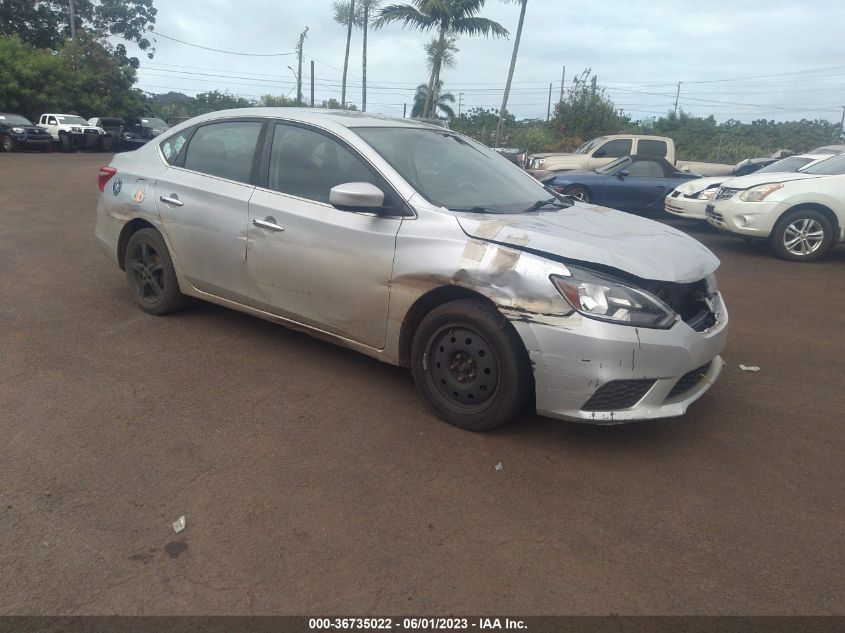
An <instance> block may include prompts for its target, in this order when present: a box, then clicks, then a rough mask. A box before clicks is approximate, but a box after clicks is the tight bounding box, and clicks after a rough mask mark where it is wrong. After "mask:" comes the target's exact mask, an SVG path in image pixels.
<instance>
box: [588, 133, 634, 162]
mask: <svg viewBox="0 0 845 633" xmlns="http://www.w3.org/2000/svg"><path fill="white" fill-rule="evenodd" d="M630 154H631V139H629V138H617V139H613V140H612V141H608V142H607V143H605V144H604V145H602V146H601V147H600V148H598V149H597V150H596V151H595V152H594V153H593V157H594V158H620V157H622V156H629V155H630Z"/></svg>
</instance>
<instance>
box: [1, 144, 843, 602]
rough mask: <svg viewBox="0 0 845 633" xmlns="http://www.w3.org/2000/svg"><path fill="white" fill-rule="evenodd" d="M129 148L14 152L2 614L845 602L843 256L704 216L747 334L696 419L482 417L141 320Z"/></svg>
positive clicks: (737, 329) (8, 168)
mask: <svg viewBox="0 0 845 633" xmlns="http://www.w3.org/2000/svg"><path fill="white" fill-rule="evenodd" d="M106 158H107V157H105V156H102V155H96V154H74V155H61V154H52V155H38V154H11V155H10V154H2V155H0V271H2V274H0V324H2V330H0V436H2V438H3V440H2V442H0V481H2V485H0V534H2V535H3V537H2V539H0V569H2V570H3V571H2V573H0V612H2V613H6V614H9V613H18V614H23V613H30V614H42V613H48V614H55V613H64V614H93V613H97V614H108V613H122V614H174V613H181V614H187V613H195V614H199V613H219V614H236V613H237V614H248V613H287V614H314V613H399V614H422V613H445V612H469V613H478V614H481V613H498V614H502V613H521V614H564V613H580V614H599V613H602V614H607V613H622V614H641V613H650V614H679V613H684V614H686V613H745V614H762V613H769V614H775V613H777V614H812V613H819V614H821V613H826V614H831V613H843V612H845V609H843V605H845V574H843V570H845V529H843V525H845V511H843V500H845V432H843V424H845V421H843V413H842V412H843V408H845V385H843V382H845V380H843V376H845V349H844V348H845V344H843V323H845V317H843V314H845V247H842V246H840V247H839V248H837V249H836V250H835V251H834V252H833V253H832V255H830V256H828V257H827V258H826V259H825V260H824V261H823V262H821V263H818V264H805V265H801V264H792V263H788V262H783V261H780V260H777V259H774V258H773V257H772V256H770V255H769V254H768V252H767V250H766V249H765V248H764V247H755V246H748V245H746V244H745V243H744V242H742V241H741V240H738V239H734V238H731V237H728V236H721V235H717V234H715V233H712V232H710V231H708V230H707V228H706V227H701V228H698V227H692V228H691V229H690V230H691V232H692V233H693V234H694V235H695V237H697V238H698V239H700V240H702V241H703V242H705V243H706V244H707V245H708V246H710V247H711V248H712V249H713V250H714V251H715V252H716V253H717V254H718V255H719V257H720V258H721V259H722V268H721V274H720V278H719V282H720V286H721V288H722V290H723V292H724V294H725V297H726V300H727V302H728V306H729V309H730V311H731V318H732V325H731V336H730V341H729V344H728V348H727V350H726V353H725V355H724V356H725V359H726V361H727V366H726V369H725V371H724V373H723V374H722V377H721V379H720V380H719V381H718V383H717V384H716V385H715V387H714V388H713V389H712V390H711V391H710V392H709V393H708V394H707V395H706V396H705V397H703V398H702V399H701V400H700V401H699V402H698V403H696V404H695V405H694V406H693V408H692V410H691V411H690V412H689V414H688V415H687V416H685V417H684V418H679V419H674V420H669V421H663V422H656V423H647V424H637V425H630V426H624V427H615V428H596V427H589V426H581V425H576V424H568V423H562V422H555V421H552V420H547V419H542V418H538V417H533V416H528V417H525V418H524V419H522V420H520V421H519V422H518V423H516V424H513V425H511V426H509V427H507V428H506V429H503V430H501V431H499V432H495V433H491V434H486V435H478V434H472V433H467V432H463V431H460V430H458V429H455V428H452V427H450V426H448V425H446V424H444V423H441V422H440V421H438V420H437V419H435V418H434V417H433V416H432V415H431V414H430V413H429V412H428V411H427V410H426V409H425V408H424V406H423V404H422V402H421V401H420V400H419V398H418V396H417V394H416V391H415V389H414V385H413V383H412V381H411V379H410V377H409V375H407V374H406V373H405V372H404V371H402V370H399V369H396V368H393V367H390V366H387V365H382V364H379V363H378V362H376V361H374V360H371V359H368V358H365V357H363V356H360V355H357V354H355V353H353V352H350V351H346V350H343V349H340V348H337V347H334V346H331V345H328V344H324V343H321V342H318V341H316V340H313V339H311V338H309V337H307V336H305V335H302V334H297V333H293V332H290V331H288V330H285V329H283V328H281V327H278V326H274V325H271V324H268V323H265V322H262V321H260V320H257V319H254V318H251V317H248V316H244V315H241V314H237V313H235V312H231V311H228V310H225V309H222V308H217V307H214V306H211V305H204V304H200V305H197V306H196V307H194V308H193V309H190V310H188V311H187V312H184V313H182V314H179V315H177V316H173V317H168V318H157V317H153V316H147V315H145V314H143V313H141V312H140V311H139V310H137V309H136V308H135V307H134V306H133V304H132V303H131V300H130V297H129V293H128V292H127V290H126V288H125V282H124V277H123V275H122V273H121V272H120V271H119V270H118V269H117V268H116V267H114V266H113V265H111V264H110V263H109V262H108V261H107V260H106V258H105V256H104V255H103V254H102V253H101V252H100V250H99V247H98V246H97V244H96V242H95V239H94V235H93V227H94V216H95V205H96V198H97V193H98V192H97V186H96V170H97V167H98V166H99V165H101V164H104V163H105V162H106ZM739 363H746V364H754V365H759V366H760V367H762V371H760V372H759V373H757V374H753V373H743V372H741V371H740V370H739V369H738V368H737V365H738V364H739ZM500 462H501V463H502V465H503V468H502V470H496V469H495V468H494V466H495V464H497V463H500ZM183 514H184V515H186V516H187V529H186V530H185V531H183V532H182V533H180V534H175V533H174V531H173V529H172V528H171V526H170V524H171V522H172V521H173V520H174V519H176V517H178V516H179V515H183Z"/></svg>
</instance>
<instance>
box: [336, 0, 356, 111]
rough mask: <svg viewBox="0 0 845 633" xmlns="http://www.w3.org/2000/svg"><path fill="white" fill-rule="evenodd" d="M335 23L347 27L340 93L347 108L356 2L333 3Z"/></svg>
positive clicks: (341, 0) (337, 0)
mask: <svg viewBox="0 0 845 633" xmlns="http://www.w3.org/2000/svg"><path fill="white" fill-rule="evenodd" d="M332 9H333V10H334V21H335V22H337V23H338V24H345V25H346V55H345V56H344V58H343V84H342V88H341V91H340V102H341V104H342V105H343V107H344V108H345V107H346V71H347V69H348V68H349V44H350V43H351V42H352V25H353V24H354V23H355V0H348V2H344V1H343V0H335V1H334V2H333V3H332Z"/></svg>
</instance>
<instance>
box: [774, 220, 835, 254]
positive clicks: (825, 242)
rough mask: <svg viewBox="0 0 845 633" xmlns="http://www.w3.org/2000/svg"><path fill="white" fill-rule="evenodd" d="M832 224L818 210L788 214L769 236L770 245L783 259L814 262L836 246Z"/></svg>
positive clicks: (779, 221)
mask: <svg viewBox="0 0 845 633" xmlns="http://www.w3.org/2000/svg"><path fill="white" fill-rule="evenodd" d="M833 239H834V236H833V224H832V223H831V221H830V220H829V219H828V218H827V216H826V215H824V214H823V213H821V212H819V211H816V210H815V209H795V210H793V211H789V212H788V213H785V214H784V215H783V216H782V217H781V218H780V220H778V222H777V224H776V225H775V228H774V230H773V231H772V234H771V235H770V236H769V245H770V246H771V248H772V250H773V251H774V252H775V254H776V255H777V256H778V257H780V258H781V259H787V260H789V261H793V262H812V261H815V260H817V259H819V258H820V257H822V256H823V255H824V254H825V253H826V252H827V251H828V250H830V247H831V246H833Z"/></svg>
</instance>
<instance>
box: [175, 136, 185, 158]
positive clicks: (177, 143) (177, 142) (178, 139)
mask: <svg viewBox="0 0 845 633" xmlns="http://www.w3.org/2000/svg"><path fill="white" fill-rule="evenodd" d="M184 144H185V137H184V136H177V137H176V140H175V141H174V143H173V149H174V151H175V152H176V153H177V154H178V153H179V152H181V151H182V146H183V145H184Z"/></svg>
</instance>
